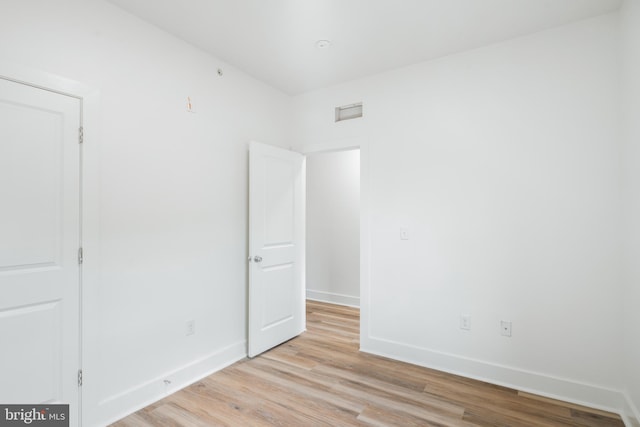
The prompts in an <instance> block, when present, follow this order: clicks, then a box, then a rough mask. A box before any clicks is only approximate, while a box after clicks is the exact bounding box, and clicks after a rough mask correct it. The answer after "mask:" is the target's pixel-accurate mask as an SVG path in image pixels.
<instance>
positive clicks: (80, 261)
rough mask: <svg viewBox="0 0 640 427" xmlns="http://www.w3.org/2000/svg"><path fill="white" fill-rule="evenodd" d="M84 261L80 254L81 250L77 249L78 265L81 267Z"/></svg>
mask: <svg viewBox="0 0 640 427" xmlns="http://www.w3.org/2000/svg"><path fill="white" fill-rule="evenodd" d="M83 261H84V255H83V253H82V248H78V264H80V265H82V262H83Z"/></svg>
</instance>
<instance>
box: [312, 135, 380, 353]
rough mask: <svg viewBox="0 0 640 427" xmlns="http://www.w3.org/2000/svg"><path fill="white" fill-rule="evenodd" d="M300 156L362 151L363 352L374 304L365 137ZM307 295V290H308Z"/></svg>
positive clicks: (321, 145)
mask: <svg viewBox="0 0 640 427" xmlns="http://www.w3.org/2000/svg"><path fill="white" fill-rule="evenodd" d="M299 148H300V149H299V152H300V153H302V154H304V155H305V156H307V155H309V154H321V153H331V152H336V151H346V150H355V149H359V150H360V350H361V351H362V350H364V349H366V348H369V347H370V345H369V337H370V336H371V334H370V328H369V325H370V319H371V304H370V281H371V232H370V230H371V225H370V224H371V219H370V216H371V215H370V212H371V210H370V207H369V206H370V194H371V193H370V186H371V182H370V176H371V175H370V164H369V161H370V156H371V153H370V150H371V146H370V144H369V139H368V138H366V137H365V136H360V137H353V138H345V139H339V140H335V141H324V142H320V143H314V144H309V145H303V146H301V147H299ZM305 292H306V289H305Z"/></svg>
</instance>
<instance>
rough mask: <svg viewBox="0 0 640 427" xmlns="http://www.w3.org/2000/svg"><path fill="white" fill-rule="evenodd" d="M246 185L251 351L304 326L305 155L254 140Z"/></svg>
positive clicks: (256, 351) (288, 336)
mask: <svg viewBox="0 0 640 427" xmlns="http://www.w3.org/2000/svg"><path fill="white" fill-rule="evenodd" d="M249 187H250V188H249V205H250V213H249V253H250V254H251V262H250V266H249V346H248V347H249V356H250V357H253V356H256V355H258V354H260V353H262V352H263V351H266V350H268V349H270V348H272V347H275V346H276V345H278V344H281V343H282V342H284V341H287V340H289V339H291V338H293V337H295V336H296V335H299V334H300V333H302V331H303V330H304V325H305V310H304V246H305V244H304V157H303V156H302V155H301V154H299V153H295V152H292V151H287V150H283V149H280V148H276V147H272V146H269V145H264V144H259V143H255V142H252V143H251V146H250V185H249ZM256 257H258V258H256Z"/></svg>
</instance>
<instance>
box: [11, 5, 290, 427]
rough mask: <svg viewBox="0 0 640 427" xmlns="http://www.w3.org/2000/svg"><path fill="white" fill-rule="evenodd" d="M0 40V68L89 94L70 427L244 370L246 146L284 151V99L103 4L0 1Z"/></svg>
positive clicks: (114, 415) (108, 417) (101, 420)
mask: <svg viewBox="0 0 640 427" xmlns="http://www.w3.org/2000/svg"><path fill="white" fill-rule="evenodd" d="M0 39H1V40H2V42H1V43H0V58H2V60H3V61H8V62H11V63H19V64H22V65H24V66H26V67H30V68H32V69H35V70H39V71H44V72H47V73H53V74H55V75H59V76H63V77H65V78H68V79H72V80H75V81H79V82H81V83H83V84H85V85H87V86H89V87H90V88H93V89H94V90H95V91H96V93H97V94H98V95H97V96H96V99H97V100H98V101H97V102H96V103H95V104H91V105H86V107H87V108H86V110H85V121H86V122H87V128H86V131H85V133H86V136H87V143H86V145H85V148H84V149H85V154H86V156H87V158H88V159H89V161H88V162H87V164H86V168H87V169H86V171H85V178H86V184H87V187H86V188H90V189H91V191H86V192H85V205H86V206H89V207H91V208H90V209H87V210H86V211H85V213H87V212H88V213H89V215H86V216H85V249H86V250H85V283H84V289H85V298H86V299H87V304H86V305H85V315H86V321H85V338H86V340H85V354H84V360H85V365H84V369H85V376H84V377H85V384H84V391H83V396H84V397H83V398H84V402H83V403H84V405H83V406H84V415H85V416H86V421H88V422H87V424H86V425H96V424H102V423H104V422H106V421H107V420H111V419H114V418H117V417H119V416H121V415H124V413H125V412H126V411H129V410H132V409H135V408H136V407H138V406H140V405H143V404H145V403H148V402H149V401H152V400H154V399H157V398H158V397H162V396H163V395H164V393H165V391H170V390H172V389H175V388H176V387H179V386H180V385H184V384H186V383H187V382H189V381H192V380H194V379H196V378H198V377H199V376H201V375H204V374H205V373H207V372H209V371H211V370H214V369H216V368H218V367H220V366H222V365H224V364H226V363H230V362H232V361H234V360H236V359H237V358H239V357H242V356H244V355H245V354H246V352H245V336H246V323H245V319H246V309H245V307H246V256H247V253H246V250H247V249H246V248H247V244H246V242H247V174H248V168H247V162H248V155H247V147H248V144H247V143H248V141H249V140H251V139H256V140H260V141H262V142H265V143H270V144H274V145H283V146H288V145H289V141H288V139H287V133H286V132H285V130H286V129H287V124H286V122H285V118H286V117H285V112H286V111H287V110H288V108H289V105H290V98H289V97H287V96H285V95H283V94H282V93H280V92H278V91H276V90H274V89H271V88H270V87H268V86H266V85H264V84H262V83H259V82H257V81H256V80H253V79H252V78H250V77H248V76H247V75H245V74H244V73H242V72H240V71H238V70H236V69H234V68H232V67H230V66H228V65H226V64H224V63H222V62H221V61H219V60H217V59H216V58H213V57H211V56H209V55H207V54H205V53H203V52H201V51H199V50H197V49H195V48H193V47H192V46H190V45H188V44H186V43H184V42H182V41H180V40H178V39H176V38H174V37H172V36H169V35H168V34H166V33H164V32H162V31H160V30H159V29H157V28H155V27H152V26H150V25H148V24H145V23H143V22H142V21H140V20H139V19H137V18H135V17H133V16H131V15H128V14H126V13H124V12H122V11H120V10H119V9H117V8H115V7H114V6H112V5H110V4H108V3H106V2H103V1H98V0H90V1H86V0H56V1H51V0H28V1H25V0H3V2H2V13H0ZM218 67H221V68H223V69H224V76H223V77H219V76H218V75H217V73H216V70H217V68H218ZM187 97H191V100H192V102H193V108H194V111H195V113H188V112H187V111H186V105H187ZM98 151H99V152H98ZM98 215H99V217H98ZM190 319H193V320H195V322H196V334H195V335H193V336H189V337H187V336H185V333H184V332H185V322H186V321H187V320H190ZM164 379H169V380H171V381H172V383H171V384H170V385H169V386H168V387H165V385H164V383H163V380H164Z"/></svg>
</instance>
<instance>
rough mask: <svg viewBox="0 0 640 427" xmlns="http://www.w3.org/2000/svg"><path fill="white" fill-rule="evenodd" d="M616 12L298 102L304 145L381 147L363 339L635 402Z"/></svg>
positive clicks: (485, 374)
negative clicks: (503, 323) (625, 301)
mask: <svg viewBox="0 0 640 427" xmlns="http://www.w3.org/2000/svg"><path fill="white" fill-rule="evenodd" d="M617 24H618V22H617V15H615V14H614V15H609V16H604V17H599V18H596V19H592V20H589V21H584V22H580V23H577V24H573V25H570V26H565V27H562V28H558V29H554V30H550V31H545V32H541V33H538V34H534V35H531V36H528V37H523V38H519V39H515V40H512V41H508V42H505V43H500V44H496V45H493V46H489V47H485V48H481V49H477V50H474V51H469V52H466V53H462V54H458V55H453V56H449V57H445V58H442V59H440V60H436V61H431V62H425V63H421V64H417V65H415V66H411V67H407V68H404V69H398V70H395V71H392V72H388V73H384V74H379V75H376V76H372V77H369V78H365V79H360V80H356V81H353V82H350V83H347V84H344V85H340V86H336V87H332V88H327V89H323V90H319V91H315V92H311V93H308V94H304V95H301V96H298V97H296V98H295V99H294V106H295V110H296V111H300V114H299V116H298V117H297V118H296V121H295V122H296V124H297V127H296V132H295V135H294V136H295V138H294V139H295V140H296V141H299V142H300V145H301V146H302V147H314V149H317V148H318V147H321V146H322V145H327V146H332V145H336V144H338V145H339V144H340V143H343V142H344V141H347V142H348V141H351V140H355V139H361V140H364V141H366V143H365V144H363V151H362V162H363V168H364V169H366V171H367V172H363V175H362V176H363V181H362V187H363V195H365V194H366V201H365V200H363V206H364V209H365V217H366V218H364V219H365V220H366V222H367V224H368V225H367V226H368V227H369V235H368V237H367V236H365V238H364V240H365V241H367V240H368V243H367V245H368V246H367V247H365V248H363V250H364V251H366V252H367V253H368V255H366V256H365V265H364V266H363V268H364V271H366V272H367V274H368V275H369V277H368V278H367V279H364V278H363V283H362V288H361V304H362V316H363V319H362V322H363V327H362V329H361V346H362V348H363V350H365V351H369V352H373V353H379V354H385V355H389V356H392V357H395V358H399V359H403V360H407V361H411V362H414V363H418V364H423V365H426V366H432V367H435V368H439V369H444V370H448V371H453V372H459V373H462V374H465V375H468V376H472V377H478V378H485V379H488V380H490V381H493V382H496V383H501V384H507V385H512V386H516V387H518V388H520V389H526V390H533V391H537V392H541V393H543V394H546V395H552V396H558V397H562V398H566V399H570V400H573V401H578V402H584V403H589V404H593V405H596V406H600V407H609V408H618V407H620V405H621V399H620V396H621V395H620V393H619V390H620V389H621V374H622V372H621V370H620V364H621V362H622V350H621V342H622V332H621V328H619V327H618V326H619V325H620V322H621V321H622V320H623V318H622V315H621V309H622V301H621V298H620V295H621V292H622V287H621V284H620V283H621V273H620V270H621V261H620V260H621V244H620V239H621V237H620V236H621V228H620V227H621V225H620V218H621V197H620V180H621V176H620V153H619V144H618V137H619V135H618V132H619V92H618V86H617V84H618V80H619V78H618V72H619V67H618V55H617V51H618V38H617V37H618V32H617V30H618V26H617ZM359 101H363V102H364V118H363V119H362V120H353V121H351V122H352V123H348V122H345V123H338V124H335V123H333V121H332V112H333V108H334V107H335V106H338V105H343V104H348V103H353V102H359ZM364 169H363V170H364ZM400 227H407V228H408V230H409V236H410V238H409V240H405V241H403V240H400V238H399V229H400ZM366 257H368V260H367V259H366ZM460 314H469V315H470V316H471V325H472V328H471V331H463V330H461V329H459V316H460ZM500 320H510V321H512V322H513V336H512V337H511V338H505V337H503V336H500V331H499V325H500Z"/></svg>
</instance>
